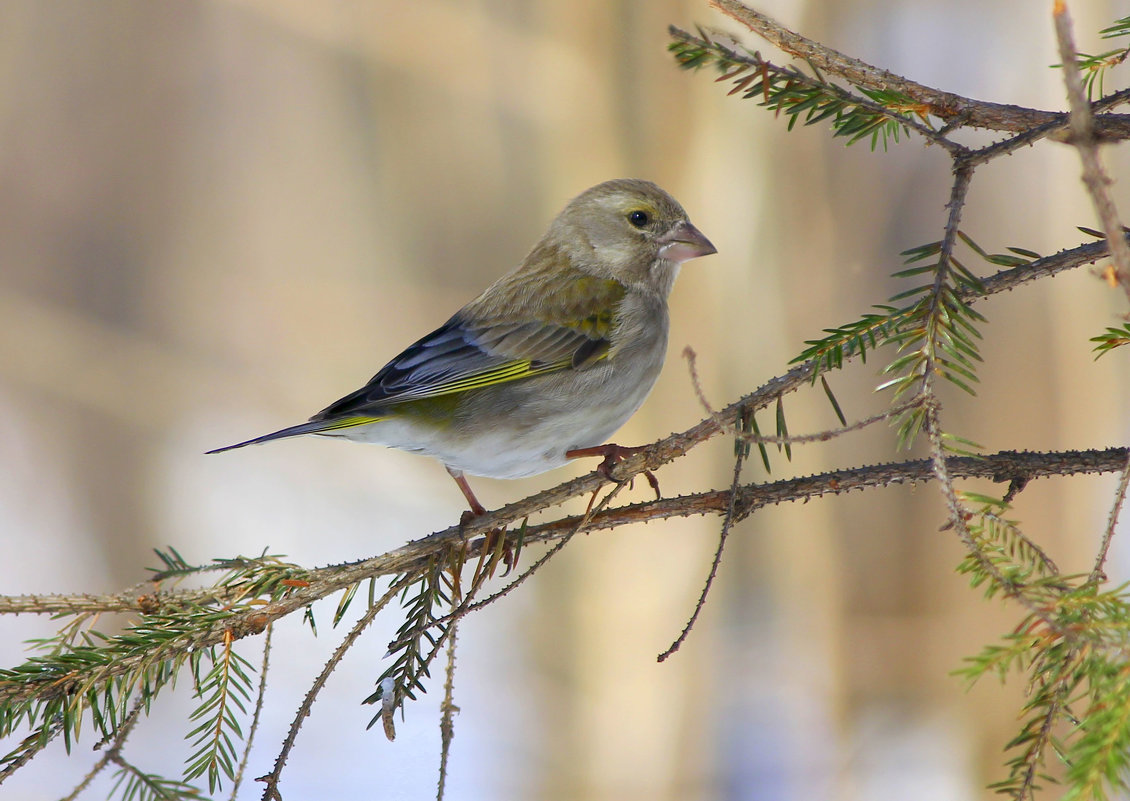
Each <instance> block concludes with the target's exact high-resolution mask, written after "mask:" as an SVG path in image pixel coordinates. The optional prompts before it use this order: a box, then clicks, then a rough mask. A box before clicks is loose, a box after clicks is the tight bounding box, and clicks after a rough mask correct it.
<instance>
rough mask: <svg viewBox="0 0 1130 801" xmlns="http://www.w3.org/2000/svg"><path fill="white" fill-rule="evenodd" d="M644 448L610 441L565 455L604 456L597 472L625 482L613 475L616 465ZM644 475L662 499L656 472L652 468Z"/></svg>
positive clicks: (610, 479)
mask: <svg viewBox="0 0 1130 801" xmlns="http://www.w3.org/2000/svg"><path fill="white" fill-rule="evenodd" d="M642 450H643V447H640V446H636V447H629V446H625V445H617V444H615V443H612V442H610V443H608V444H607V445H597V446H596V447H595V448H575V449H574V450H571V451H565V455H566V456H567V457H569V458H570V459H576V458H578V457H584V456H603V457H604V459H602V460H601V462H600V464H598V465H597V466H596V472H598V473H600V474H601V475H602V476H604V477H605V478H606V479H608V480H609V481H613V482H615V483H617V484H620V483H623V482H621V480H620V479H618V478H616V476H614V475H612V470H613V469H614V468H615V467H616V465H618V464H619V463H620V462H622V461H624V459H626V458H628V457H629V456H633V455H635V454H637V453H639V452H640V451H642ZM643 476H644V478H646V479H647V483H648V484H649V485H650V486H651V488H652V489H653V490H655V499H656V500H660V499H661V498H662V497H663V495H662V493H661V492H660V491H659V479H657V478H656V477H655V473H653V472H651V471H650V470H644V471H643ZM633 480H634V477H633V479H629V483H628V486H629V487H631V486H632V481H633Z"/></svg>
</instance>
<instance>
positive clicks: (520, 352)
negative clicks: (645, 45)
mask: <svg viewBox="0 0 1130 801" xmlns="http://www.w3.org/2000/svg"><path fill="white" fill-rule="evenodd" d="M714 252H715V249H714V246H713V245H711V244H710V242H709V241H708V240H707V239H706V237H704V236H703V235H702V234H701V233H700V232H699V231H698V229H696V228H695V227H694V226H693V225H691V223H690V221H689V219H688V218H687V215H686V212H685V211H683V208H682V206H680V205H679V204H678V203H677V202H676V201H675V200H674V198H672V197H671V196H670V195H668V194H667V193H666V192H664V191H663V190H662V189H660V188H659V187H658V186H656V185H655V184H652V183H650V182H647V181H641V180H635V179H622V180H616V181H607V182H605V183H603V184H599V185H597V186H595V187H593V188H591V189H589V190H588V191H586V192H584V193H582V194H581V195H579V196H577V197H576V198H574V199H573V200H572V201H571V202H570V203H569V205H568V206H566V207H565V209H564V210H563V211H562V212H561V213H560V214H559V215H558V216H557V218H556V219H555V220H554V221H553V223H552V224H551V225H550V227H549V230H548V231H547V232H546V234H545V236H544V237H543V238H542V240H541V241H540V242H538V244H537V245H536V246H535V247H534V249H533V250H532V251H531V252H530V254H529V256H527V257H526V259H525V260H524V261H523V262H522V264H521V266H519V267H518V268H517V269H516V270H514V271H512V272H510V273H508V274H506V275H504V276H502V277H501V278H499V279H498V280H497V281H495V282H494V284H492V285H491V286H490V287H488V288H487V289H486V291H484V292H483V293H482V294H481V295H479V296H478V297H477V298H475V299H474V300H472V301H471V302H470V303H468V304H467V305H466V306H464V307H463V308H462V309H460V310H459V311H458V312H456V313H455V315H453V316H452V317H451V319H450V320H448V321H447V322H446V323H444V325H442V326H441V327H440V328H438V329H436V330H435V331H433V332H432V333H431V334H428V335H427V336H425V337H424V338H422V339H420V340H418V341H417V342H415V343H413V344H412V345H410V346H409V347H408V348H407V349H405V350H404V351H403V352H402V353H401V354H400V355H399V356H397V357H396V358H394V359H393V360H392V361H390V362H389V363H388V364H387V365H385V367H384V368H382V369H381V371H380V372H378V373H377V374H376V375H375V376H373V378H372V380H371V381H369V383H367V384H366V385H365V386H363V387H362V388H361V389H359V390H357V391H356V392H353V393H351V394H349V395H347V396H345V397H344V398H342V399H341V400H338V401H337V402H335V403H333V404H331V405H330V406H328V407H327V408H325V409H323V410H322V411H321V412H319V413H318V414H316V415H314V416H313V417H312V418H311V419H310V421H309V422H307V423H302V424H300V425H297V426H292V427H290V428H285V429H283V430H281V431H276V432H273V433H271V434H267V435H265V436H261V437H256V438H255V439H251V440H247V441H246V442H241V443H238V444H237V445H232V446H229V447H227V448H219V449H217V451H210V452H211V453H216V452H218V451H224V450H230V449H231V448H239V447H243V446H244V445H250V444H253V443H257V442H266V441H268V440H272V439H279V438H282V437H290V436H297V435H299V434H322V435H325V436H340V437H345V438H348V439H354V440H360V441H366V442H376V443H380V444H383V445H387V446H390V447H394V448H400V449H403V450H408V451H413V452H417V453H423V454H426V455H428V456H433V457H435V458H437V459H439V460H440V461H442V462H443V463H444V464H445V465H446V466H447V468H448V470H449V471H450V472H451V473H452V475H453V476H455V478H456V480H457V482H459V485H460V488H461V489H462V490H463V491H464V493H465V494H466V495H467V499H468V501H469V502H470V503H471V506H472V509H475V510H476V511H479V510H481V507H479V506H478V505H477V501H475V500H474V496H473V495H471V494H470V490H469V488H468V487H467V485H466V482H465V481H464V480H463V478H462V473H463V472H464V471H466V472H468V473H471V474H473V475H484V476H492V477H496V478H517V477H520V476H527V475H534V474H536V473H540V472H543V471H545V470H549V469H552V468H554V467H558V466H560V465H562V464H564V463H565V462H566V461H568V459H567V457H566V456H565V452H566V451H568V450H572V449H578V448H588V447H593V446H596V445H599V444H601V443H602V442H604V440H605V438H606V437H608V436H610V435H611V434H612V433H613V432H614V431H615V430H616V429H617V428H619V427H620V425H622V424H623V423H624V421H625V420H627V419H628V418H629V417H630V416H631V415H632V413H634V412H635V410H636V409H638V408H639V406H640V404H641V403H643V400H644V398H646V397H647V394H648V392H649V391H650V390H651V387H652V385H653V384H654V382H655V379H656V377H657V376H658V375H659V371H660V368H661V367H662V366H663V360H664V356H665V353H666V347H667V329H668V320H667V296H668V294H669V293H670V291H671V287H672V285H673V283H674V281H675V277H676V276H677V275H678V272H679V265H680V264H681V263H682V262H684V261H687V260H689V259H693V258H696V257H698V256H705V255H708V254H710V253H714Z"/></svg>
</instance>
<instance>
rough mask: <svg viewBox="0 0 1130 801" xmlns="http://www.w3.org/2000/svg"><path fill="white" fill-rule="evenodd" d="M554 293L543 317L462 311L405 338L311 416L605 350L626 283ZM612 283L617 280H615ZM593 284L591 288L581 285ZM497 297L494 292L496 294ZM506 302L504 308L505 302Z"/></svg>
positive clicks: (499, 379) (459, 386)
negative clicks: (369, 373) (371, 371)
mask: <svg viewBox="0 0 1130 801" xmlns="http://www.w3.org/2000/svg"><path fill="white" fill-rule="evenodd" d="M604 284H606V285H607V286H602V291H598V292H592V291H586V292H585V293H583V295H584V299H583V300H578V296H577V293H575V292H573V293H570V292H560V293H551V295H550V297H549V300H548V304H543V305H541V306H540V307H539V316H540V317H542V318H543V319H540V320H513V319H498V317H502V315H498V316H497V317H496V318H495V319H493V320H492V319H490V318H487V319H480V320H477V321H476V322H473V323H471V322H467V321H466V319H465V318H466V317H467V316H468V315H466V314H465V313H464V312H460V313H459V314H456V315H455V316H454V317H452V318H451V319H450V320H448V321H447V323H445V324H444V325H443V326H441V327H440V328H438V329H436V330H435V331H433V332H432V333H430V334H428V335H427V336H426V337H424V338H423V339H421V340H419V341H417V342H415V343H414V344H412V345H410V346H409V347H408V348H407V349H406V350H405V351H404V352H403V353H401V354H400V355H399V356H397V357H396V358H395V359H393V360H392V361H390V362H389V363H388V364H387V365H385V367H384V368H382V369H381V371H380V372H379V373H377V374H376V375H375V376H373V378H372V380H371V381H370V382H369V383H368V384H366V385H365V386H364V387H362V388H361V389H359V390H357V391H356V392H353V393H351V394H349V395H347V396H346V397H344V398H342V399H341V400H339V401H337V402H335V403H333V404H331V405H330V406H328V407H327V408H325V409H323V410H322V411H321V412H319V413H318V414H316V415H314V417H312V418H311V420H313V421H329V420H336V419H340V418H362V417H364V416H365V415H366V413H377V414H379V409H380V408H381V407H384V406H387V405H388V404H391V403H399V402H403V401H410V400H422V399H426V398H436V397H439V396H443V395H452V394H454V393H458V392H464V391H467V390H472V389H481V388H483V387H488V386H493V385H495V384H502V383H506V382H509V381H518V380H521V379H524V378H529V377H532V376H536V375H544V374H546V373H553V372H557V371H560V370H570V369H583V368H585V367H587V366H589V365H591V364H593V363H594V362H596V361H598V360H600V359H602V358H603V357H604V356H605V355H606V354H607V352H608V348H609V340H608V337H609V336H610V334H611V331H612V328H613V326H614V323H615V316H616V308H617V306H618V305H619V302H620V300H621V299H622V298H623V296H624V288H623V287H622V286H621V285H619V284H616V283H615V282H602V285H604ZM613 284H614V286H613ZM585 289H586V290H591V287H585ZM496 296H497V293H496ZM503 308H505V307H503Z"/></svg>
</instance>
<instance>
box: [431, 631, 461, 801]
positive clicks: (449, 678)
mask: <svg viewBox="0 0 1130 801" xmlns="http://www.w3.org/2000/svg"><path fill="white" fill-rule="evenodd" d="M458 625H459V621H458V620H453V621H451V625H450V626H449V628H450V630H451V634H450V636H449V637H448V638H447V667H446V669H445V670H444V680H443V701H441V702H440V705H439V710H440V716H439V737H440V749H439V786H438V788H437V789H436V801H443V791H444V787H445V786H446V784H447V760H448V756H449V755H450V754H451V741H452V739H454V738H455V713H456V712H458V711H459V707H457V706H455V641H456V639H457V638H458V634H459V632H458V631H457V629H456V627H457V626H458Z"/></svg>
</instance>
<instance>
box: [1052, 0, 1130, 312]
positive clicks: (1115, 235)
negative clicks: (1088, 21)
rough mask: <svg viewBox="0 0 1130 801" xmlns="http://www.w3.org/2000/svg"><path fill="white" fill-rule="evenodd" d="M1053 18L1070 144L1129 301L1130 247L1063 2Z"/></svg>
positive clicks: (1058, 2) (1069, 17)
mask: <svg viewBox="0 0 1130 801" xmlns="http://www.w3.org/2000/svg"><path fill="white" fill-rule="evenodd" d="M1052 18H1053V20H1054V21H1055V35H1056V42H1057V44H1058V45H1059V58H1060V61H1061V62H1062V63H1063V80H1064V83H1065V84H1066V86H1067V99H1068V102H1069V103H1070V105H1071V115H1070V120H1071V144H1072V145H1074V146H1075V149H1076V150H1077V151H1079V159H1080V161H1082V162H1083V185H1084V186H1086V187H1087V192H1088V193H1090V195H1091V203H1092V204H1093V205H1094V207H1095V213H1096V214H1098V216H1099V220H1100V221H1101V222H1102V226H1103V230H1104V231H1105V232H1106V238H1107V241H1108V242H1109V243H1110V255H1111V260H1112V261H1113V262H1114V273H1115V277H1116V278H1117V281H1118V283H1119V284H1120V285H1121V286H1122V289H1123V291H1125V292H1126V294H1127V297H1130V245H1127V244H1126V237H1125V235H1124V234H1123V231H1122V222H1121V220H1119V217H1118V209H1117V208H1116V207H1115V205H1114V200H1113V198H1111V196H1110V192H1109V191H1107V187H1108V186H1110V178H1108V177H1107V174H1106V172H1105V171H1104V170H1103V166H1102V162H1101V161H1100V160H1099V144H1098V141H1097V139H1096V138H1095V117H1094V114H1093V113H1092V111H1091V104H1090V103H1088V102H1087V96H1086V94H1085V93H1084V91H1083V81H1082V79H1081V78H1080V76H1079V65H1078V62H1077V61H1076V53H1075V40H1074V37H1073V35H1072V32H1071V27H1072V26H1071V15H1070V13H1069V12H1068V10H1067V6H1066V4H1065V3H1064V2H1063V0H1055V5H1054V7H1053V10H1052Z"/></svg>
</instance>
